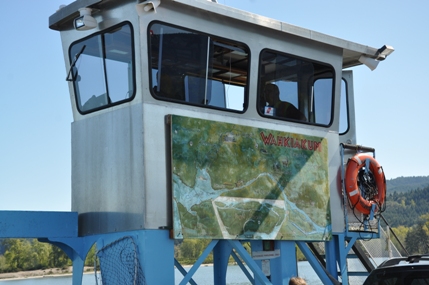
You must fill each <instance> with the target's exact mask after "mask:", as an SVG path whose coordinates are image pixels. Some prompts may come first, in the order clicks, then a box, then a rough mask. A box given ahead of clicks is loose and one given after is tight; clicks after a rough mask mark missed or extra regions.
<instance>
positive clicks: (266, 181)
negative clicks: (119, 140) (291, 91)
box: [170, 115, 331, 241]
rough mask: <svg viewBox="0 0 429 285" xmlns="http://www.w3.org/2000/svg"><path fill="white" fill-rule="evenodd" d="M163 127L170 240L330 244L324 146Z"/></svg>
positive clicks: (181, 120) (281, 135)
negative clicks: (167, 134) (168, 161)
mask: <svg viewBox="0 0 429 285" xmlns="http://www.w3.org/2000/svg"><path fill="white" fill-rule="evenodd" d="M170 122H171V148H172V187H173V222H174V229H173V230H174V238H176V239H182V238H208V239H276V240H312V241H317V240H319V241H322V240H329V239H330V238H331V219H330V210H329V182H328V181H329V179H328V158H327V157H328V155H327V152H328V142H327V140H326V139H325V138H320V137H313V136H304V135H300V134H293V133H286V132H279V131H273V130H267V129H261V128H254V127H248V126H240V125H234V124H228V123H222V122H214V121H207V120H201V119H195V118H189V117H181V116H175V115H171V121H170Z"/></svg>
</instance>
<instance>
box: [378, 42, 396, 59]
mask: <svg viewBox="0 0 429 285" xmlns="http://www.w3.org/2000/svg"><path fill="white" fill-rule="evenodd" d="M394 51H395V49H394V48H393V47H391V46H388V45H384V46H382V47H381V48H379V49H378V51H377V54H376V56H377V60H385V59H386V57H387V56H388V55H389V54H391V53H392V52H394Z"/></svg>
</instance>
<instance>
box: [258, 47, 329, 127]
mask: <svg viewBox="0 0 429 285" xmlns="http://www.w3.org/2000/svg"><path fill="white" fill-rule="evenodd" d="M266 52H269V53H273V54H276V56H278V55H280V56H286V57H290V58H292V59H296V60H302V61H306V62H308V63H311V64H318V65H324V66H326V67H327V68H329V69H330V70H327V71H324V72H323V73H320V74H317V73H314V72H313V74H312V76H311V77H312V80H308V82H307V84H308V85H309V86H307V89H309V90H311V88H312V87H314V83H315V82H316V81H317V80H319V79H332V93H331V104H330V119H329V123H328V124H320V123H316V122H310V121H309V118H307V120H299V119H292V118H287V117H280V116H272V115H266V114H265V113H264V112H263V111H262V110H261V102H263V100H264V95H263V90H262V89H263V88H264V87H263V86H262V85H263V84H264V83H263V82H264V81H263V78H264V77H263V76H262V74H263V73H264V72H263V70H262V68H263V65H262V58H263V54H264V53H266ZM327 72H330V73H332V78H331V77H326V73H327ZM335 82H336V71H335V68H334V67H333V66H332V65H331V64H329V63H327V62H321V61H318V60H314V59H310V58H305V57H301V56H297V55H294V54H290V53H287V52H283V51H279V50H274V49H271V48H264V49H262V50H261V51H260V53H259V61H258V83H257V100H256V111H257V113H258V114H259V115H260V116H261V117H264V118H269V119H274V120H278V121H287V122H294V123H300V124H307V125H313V126H321V127H324V128H330V127H331V126H332V123H333V118H334V116H335V108H334V107H335V98H336V96H335ZM302 83H303V84H306V83H305V82H302ZM298 89H299V86H298ZM298 93H299V91H298ZM306 95H307V96H310V94H306ZM297 99H298V107H297V108H299V101H300V98H299V97H298V98H297ZM308 101H310V100H308ZM314 104H315V102H313V107H314ZM310 105H311V103H309V104H308V106H307V107H310Z"/></svg>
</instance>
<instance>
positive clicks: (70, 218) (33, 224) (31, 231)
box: [0, 211, 78, 238]
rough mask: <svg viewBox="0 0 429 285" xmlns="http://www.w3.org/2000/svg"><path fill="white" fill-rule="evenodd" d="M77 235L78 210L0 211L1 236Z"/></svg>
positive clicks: (45, 236)
mask: <svg viewBox="0 0 429 285" xmlns="http://www.w3.org/2000/svg"><path fill="white" fill-rule="evenodd" d="M77 236H78V214H77V212H44V211H0V238H47V237H64V238H66V237H67V238H70V237H77Z"/></svg>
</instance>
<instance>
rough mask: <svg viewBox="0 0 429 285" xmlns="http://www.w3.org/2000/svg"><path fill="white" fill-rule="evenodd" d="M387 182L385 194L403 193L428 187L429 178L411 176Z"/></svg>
mask: <svg viewBox="0 0 429 285" xmlns="http://www.w3.org/2000/svg"><path fill="white" fill-rule="evenodd" d="M386 182H387V194H393V193H394V192H398V193H403V192H408V191H411V190H415V189H423V188H426V187H428V186H429V176H411V177H398V178H394V179H389V180H387V181H386Z"/></svg>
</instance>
